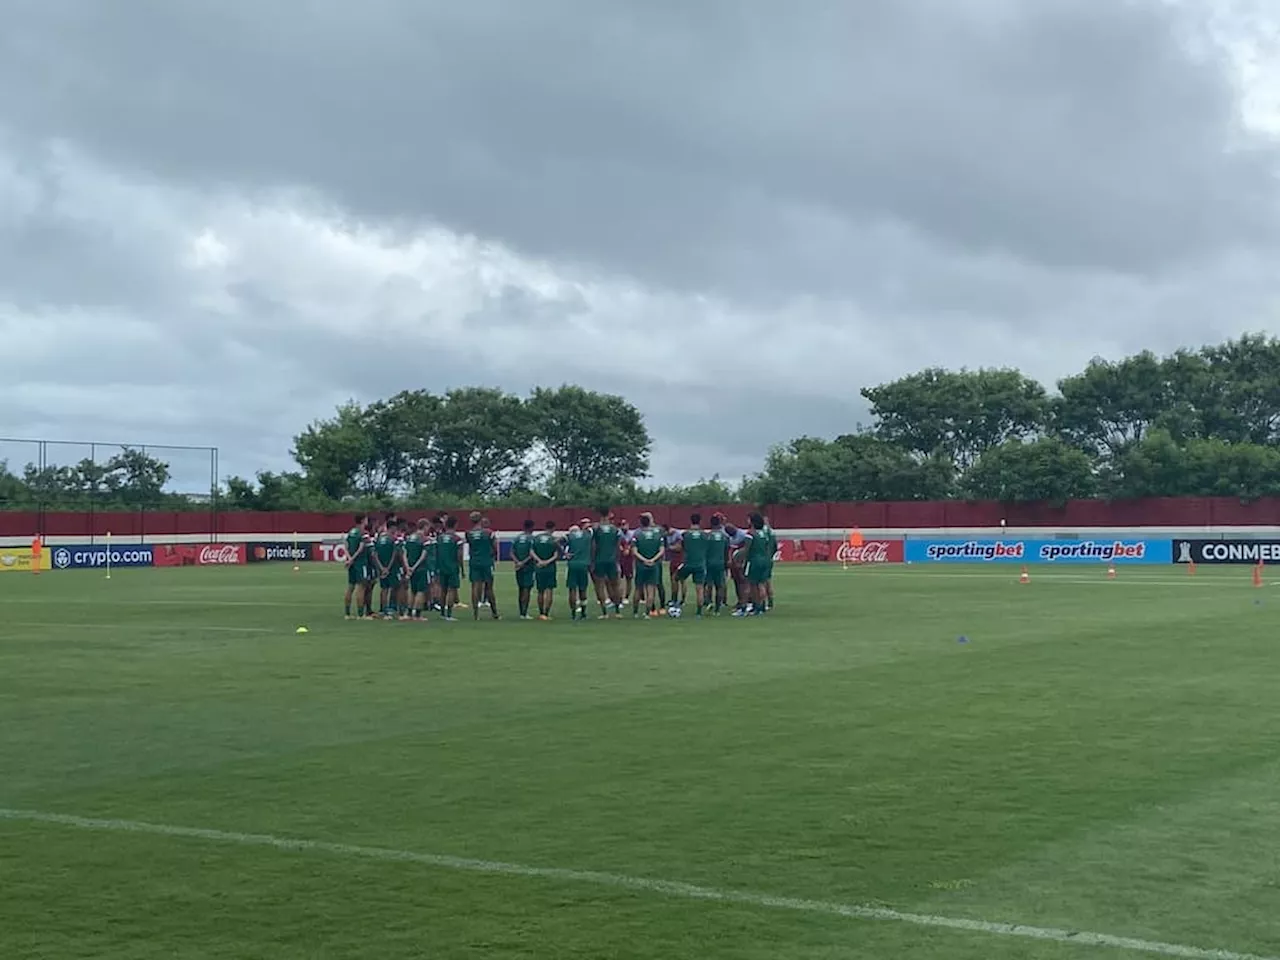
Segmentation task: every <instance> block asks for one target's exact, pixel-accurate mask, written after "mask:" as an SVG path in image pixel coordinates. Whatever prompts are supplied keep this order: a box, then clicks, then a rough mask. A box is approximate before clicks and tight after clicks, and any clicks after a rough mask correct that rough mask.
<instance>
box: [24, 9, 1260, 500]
mask: <svg viewBox="0 0 1280 960" xmlns="http://www.w3.org/2000/svg"><path fill="white" fill-rule="evenodd" d="M0 8H2V9H3V14H2V15H3V18H4V23H5V28H4V30H3V31H0V332H4V331H6V330H7V329H8V328H6V327H5V311H6V310H11V309H14V308H16V309H17V310H18V311H19V312H21V313H22V314H24V316H25V319H21V320H19V321H15V323H18V324H19V325H20V328H21V329H23V330H30V329H32V326H31V325H32V324H33V323H34V324H36V325H41V324H42V325H43V326H37V328H36V329H39V330H44V331H46V332H47V334H46V335H41V336H39V337H37V339H36V341H35V343H36V350H35V355H36V358H37V359H35V360H32V359H30V358H18V357H15V356H13V355H12V354H10V355H8V356H4V355H0V377H5V378H7V379H8V380H9V382H18V380H19V379H25V381H26V387H24V391H23V392H22V393H21V398H20V399H19V400H18V401H17V402H15V403H14V404H11V405H7V406H6V407H5V410H4V412H3V416H0V433H3V432H14V431H15V430H18V431H19V432H23V433H32V432H35V433H39V434H42V435H66V434H68V433H74V434H80V435H83V434H85V433H92V434H94V435H101V436H103V437H106V438H111V437H118V436H119V435H120V434H121V433H139V434H144V436H142V437H141V438H140V439H148V440H150V441H151V442H162V441H168V442H193V443H210V444H217V445H219V446H220V447H222V449H223V451H224V468H225V470H227V471H230V472H238V473H252V472H253V471H254V470H255V469H258V468H262V467H266V468H275V469H279V468H281V467H285V466H287V465H288V464H287V450H288V445H289V438H290V437H291V436H292V435H293V434H294V433H296V432H297V430H298V429H299V428H300V427H301V426H303V425H304V424H305V423H306V422H307V421H309V420H311V419H313V418H315V417H317V416H323V415H326V414H327V413H328V412H329V411H331V410H332V408H333V406H334V405H335V404H336V403H338V402H341V401H342V400H344V399H347V398H348V397H355V398H357V399H361V400H370V399H374V398H376V397H378V396H383V395H386V394H387V393H390V392H394V391H395V390H398V389H402V388H412V387H427V388H429V389H433V390H442V389H447V388H448V387H449V386H455V385H462V384H468V383H488V384H492V385H498V386H502V387H504V388H506V389H509V390H513V391H516V392H524V391H525V390H527V389H528V388H529V387H531V386H533V385H534V384H535V383H548V382H560V381H561V380H564V379H569V380H575V381H578V382H581V383H583V385H585V386H588V387H590V388H593V389H605V390H613V391H616V392H621V393H624V394H625V395H627V396H628V397H629V398H630V399H632V400H633V402H635V403H637V405H638V406H640V407H641V409H642V410H644V412H645V413H646V415H647V417H648V419H649V422H650V425H651V428H652V429H653V431H654V433H655V434H656V435H657V437H658V440H659V443H658V445H657V448H656V449H655V453H654V473H655V476H656V477H657V478H658V479H659V480H664V481H667V480H680V481H688V480H694V479H697V478H698V477H699V476H709V475H711V474H713V473H717V472H719V473H721V474H722V475H727V476H733V475H737V474H739V473H742V472H746V471H749V470H752V469H754V468H755V467H757V466H758V464H759V462H760V459H761V457H762V456H763V454H764V452H765V450H766V448H767V447H768V446H769V444H771V443H773V442H776V441H779V440H784V439H786V438H789V437H792V436H796V435H799V434H814V435H828V436H829V435H834V434H836V433H841V432H845V431H847V430H849V429H851V428H852V427H853V425H854V424H855V423H856V422H857V421H858V420H860V419H865V408H864V406H863V405H862V404H861V402H860V400H859V399H858V388H859V387H860V386H863V385H866V384H869V383H877V382H881V381H884V380H887V379H891V378H893V377H895V376H898V375H901V374H902V373H905V372H908V371H910V370H913V369H917V368H919V367H921V366H925V365H929V364H945V365H952V366H958V365H961V364H967V365H970V366H976V365H980V364H1014V365H1020V366H1022V367H1023V368H1024V369H1025V370H1026V371H1027V372H1028V373H1030V374H1032V375H1034V376H1037V377H1040V378H1042V379H1044V380H1046V381H1052V380H1054V379H1056V378H1057V377H1058V376H1061V375H1063V374H1064V373H1069V372H1071V371H1072V370H1073V369H1076V368H1078V366H1079V365H1080V364H1082V363H1083V362H1085V361H1086V360H1087V359H1088V358H1089V357H1090V356H1091V355H1093V354H1096V353H1103V354H1111V355H1114V354H1117V353H1122V352H1127V351H1131V350H1136V349H1141V348H1143V347H1147V346H1150V347H1153V348H1155V349H1170V348H1172V347H1174V346H1177V345H1179V344H1181V343H1187V342H1200V341H1204V340H1211V339H1216V338H1219V337H1221V336H1226V335H1231V334H1234V333H1238V332H1239V331H1240V330H1241V329H1248V328H1252V327H1254V326H1257V324H1258V322H1259V318H1261V317H1265V316H1267V315H1268V313H1267V311H1269V310H1270V308H1271V305H1272V304H1273V303H1274V299H1275V295H1276V293H1277V283H1276V281H1275V280H1274V279H1273V277H1272V273H1273V271H1272V270H1271V268H1270V266H1269V264H1270V263H1271V262H1272V260H1273V259H1274V258H1273V256H1272V254H1273V251H1274V247H1275V246H1276V236H1275V223H1276V218H1275V216H1274V214H1275V196H1274V180H1273V178H1274V168H1275V159H1276V153H1275V147H1274V145H1273V144H1271V143H1269V142H1266V141H1262V140H1260V139H1258V138H1257V137H1254V136H1251V135H1248V134H1246V133H1245V132H1243V131H1242V130H1240V129H1239V128H1238V125H1237V121H1236V114H1237V110H1238V104H1237V102H1236V98H1235V93H1234V91H1233V89H1232V87H1231V84H1230V83H1229V80H1228V74H1227V71H1226V70H1225V68H1224V65H1223V64H1222V63H1221V62H1218V61H1216V60H1214V59H1213V58H1212V57H1207V58H1206V57H1201V58H1199V59H1196V58H1193V57H1192V56H1191V55H1190V54H1188V53H1187V52H1186V50H1185V49H1184V47H1183V45H1182V40H1183V39H1185V38H1183V37H1181V36H1180V35H1179V32H1180V31H1183V30H1187V29H1191V26H1190V25H1189V22H1188V21H1184V20H1179V19H1178V16H1179V14H1178V13H1177V11H1176V10H1175V9H1174V8H1172V7H1171V6H1168V5H1166V4H1163V3H1157V2H1155V0H1151V2H1139V0H1129V2H1118V3H1104V2H1101V0H1099V2H1095V3H1083V2H1080V0H1040V2H1036V3H1019V2H1015V0H875V2H865V3H858V4H851V3H848V2H844V0H812V2H810V3H807V4H806V5H805V16H804V17H796V16H794V15H791V14H788V13H787V12H786V10H785V8H784V7H783V6H781V5H776V4H775V5H766V4H753V3H746V2H743V0H700V2H697V3H682V2H677V0H644V2H641V0H636V2H633V3H621V2H619V3H600V2H592V0H543V2H539V3H524V2H518V0H509V2H500V0H476V2H473V3H467V4H458V3H450V2H444V0H438V2H427V0H369V2H366V3H362V4H346V5H343V4H333V3H327V2H322V0H308V2H300V3H293V4H289V5H286V6H279V5H275V6H272V5H263V4H260V3H255V2H250V0H221V2H214V0H189V2H185V3H182V4H174V3H171V2H166V0H134V2H131V3H129V4H127V5H124V4H119V5H107V4H102V3H100V2H94V0H66V2H62V3H48V2H43V0H2V2H0ZM246 200H248V201H250V202H252V201H255V200H256V201H259V202H260V203H261V204H262V205H263V206H264V208H271V207H280V206H287V207H290V208H292V209H295V210H297V211H298V212H299V215H300V216H303V217H308V216H311V217H316V218H318V219H317V221H316V222H317V223H319V222H321V221H322V220H325V221H328V222H329V223H337V224H340V225H343V226H347V227H352V228H355V227H362V226H365V225H373V226H374V227H375V228H376V229H377V230H379V231H382V236H383V237H387V236H398V237H399V238H400V239H402V240H404V241H405V242H406V243H410V242H415V241H416V240H417V239H418V238H419V237H420V236H421V235H422V230H423V228H424V226H431V225H436V224H442V225H445V226H446V227H448V228H450V229H453V230H457V231H461V232H463V233H473V234H475V235H476V236H478V237H479V238H480V243H481V244H483V243H487V242H493V243H496V244H500V245H503V246H505V247H508V248H511V249H515V250H518V251H521V252H523V253H525V254H528V255H529V256H531V257H534V258H545V260H546V263H545V264H544V266H545V268H546V270H547V271H548V272H549V273H551V274H554V275H557V276H559V277H560V278H561V279H563V280H564V281H565V282H564V283H562V284H561V285H560V287H559V288H558V289H556V290H554V291H552V292H547V291H546V290H542V289H535V287H536V286H537V285H536V284H534V283H525V282H524V281H522V280H521V279H519V278H510V277H507V278H504V279H500V280H498V281H495V282H494V284H493V285H487V284H478V285H477V290H479V288H481V287H483V290H482V291H480V292H476V291H472V290H471V289H470V288H467V289H466V290H464V291H463V292H462V293H456V292H455V294H454V295H453V299H449V293H448V291H446V292H445V293H443V294H440V295H437V293H436V292H435V291H432V290H426V291H425V292H424V289H423V283H424V279H423V277H422V276H421V275H420V274H421V273H422V272H423V271H421V270H417V271H416V272H415V268H414V267H412V266H409V267H403V268H396V269H392V270H390V272H389V273H387V274H386V275H385V276H381V278H380V279H379V280H378V281H377V285H376V286H375V287H374V288H373V289H371V290H368V291H365V292H363V293H362V294H361V295H360V296H356V295H354V294H352V295H351V296H350V297H348V298H347V299H346V300H343V301H342V302H341V303H340V304H336V305H335V304H331V303H329V302H328V298H329V297H330V296H331V295H332V293H333V290H334V287H335V285H340V284H341V282H342V281H341V277H339V278H337V279H335V278H333V277H330V276H328V275H327V274H326V271H327V270H329V269H330V267H331V266H332V262H331V261H326V260H324V259H323V257H319V256H317V255H315V252H314V251H307V250H293V249H289V248H287V244H288V243H289V242H290V238H288V237H284V236H276V235H264V238H261V239H258V240H256V241H255V242H256V244H257V245H256V246H254V245H253V243H249V246H248V248H247V253H246V256H247V257H248V258H249V259H250V260H251V261H253V260H255V259H256V260H259V261H262V262H259V263H257V264H256V265H254V264H252V263H251V264H250V266H249V267H245V268H236V269H232V270H229V272H228V273H227V274H226V275H225V276H224V275H221V274H218V273H217V271H213V272H212V273H210V274H209V275H205V274H202V273H200V272H199V271H193V270H192V269H191V268H189V267H188V266H184V264H183V257H184V256H185V253H184V251H185V247H186V246H187V245H189V244H190V242H191V240H192V238H193V236H195V235H196V234H197V233H198V232H199V231H200V230H202V229H204V228H205V227H207V226H209V225H210V224H212V225H213V226H215V227H217V226H225V224H220V223H219V211H220V210H221V209H222V208H223V207H224V206H235V205H237V204H240V205H243V204H244V202H245V201H246ZM234 229H235V230H238V231H240V235H239V237H238V239H241V240H245V241H246V242H248V241H250V240H253V234H254V231H255V230H256V229H257V228H256V227H255V225H254V224H252V223H249V224H244V223H240V224H237V225H235V227H234ZM282 245H283V246H282ZM474 254H475V252H474V251H471V252H469V253H467V254H465V255H466V256H474ZM460 255H461V254H460ZM308 257H313V259H314V262H309V261H308V259H307V258H308ZM535 266H536V265H535ZM474 269H475V270H481V269H482V267H481V266H476V267H475V268H474ZM530 269H533V267H531V268H530ZM358 279H360V280H361V281H362V282H363V280H364V278H358ZM593 283H598V284H603V285H605V286H607V287H608V289H607V290H606V291H605V292H604V293H600V292H599V291H595V290H593V289H591V285H592V284H593ZM633 294H634V297H633ZM610 298H612V299H610ZM631 299H636V300H638V301H639V303H640V306H639V307H636V306H635V305H634V304H632V303H629V302H628V301H629V300H631ZM343 311H347V313H346V315H343ZM127 320H131V321H132V322H133V324H134V326H133V327H132V328H129V329H131V330H132V331H133V333H131V334H129V335H128V336H126V335H125V334H124V333H123V332H120V331H123V330H125V328H124V327H122V326H119V325H120V324H124V323H125V322H126V321H127ZM95 322H96V323H97V324H98V325H99V326H98V329H97V330H96V332H95V330H94V328H93V324H94V323H95ZM113 324H114V325H116V326H115V327H113V326H112V325H113ZM18 328H19V327H15V329H18ZM391 329H394V330H395V331H397V333H396V336H398V337H400V338H402V339H401V340H399V341H397V343H398V344H399V345H402V346H403V352H402V354H399V356H401V358H402V361H403V362H401V363H398V364H395V365H393V366H392V369H391V370H390V371H388V370H387V365H386V364H385V362H383V357H384V351H383V349H382V344H383V343H384V342H385V341H386V340H387V331H388V330H391ZM112 330H116V331H117V332H115V333H113V332H112ZM708 347H710V348H711V351H710V352H711V353H712V354H713V356H712V358H711V359H710V360H709V361H703V362H702V363H701V365H699V364H696V363H693V362H692V361H691V360H690V356H691V355H698V354H699V353H701V352H702V351H706V350H707V349H708ZM628 352H631V353H634V354H635V356H634V359H633V358H632V357H631V356H629V355H627V356H622V357H621V358H619V356H618V355H619V354H627V353H628ZM642 357H644V358H647V359H648V360H650V361H651V362H650V363H649V365H648V367H647V369H646V371H644V372H640V371H638V369H637V367H638V366H639V364H638V363H637V362H636V361H638V360H640V359H641V358H642ZM753 358H758V360H759V362H761V363H762V364H765V365H767V366H768V368H769V370H770V371H771V382H770V385H769V387H768V388H767V389H761V388H743V387H740V386H738V385H737V384H734V383H732V382H729V383H726V384H725V385H724V386H723V387H721V386H720V385H719V384H717V383H716V380H715V378H716V376H717V374H720V375H722V376H725V377H728V376H730V375H731V371H733V370H735V369H737V368H738V367H740V365H741V364H742V363H744V362H745V361H747V360H751V359H753ZM708 381H711V384H712V385H708ZM59 384H62V388H61V393H60V392H59ZM91 398H97V399H91ZM717 403H718V404H719V406H717ZM124 439H138V437H130V436H126V437H125V438H124ZM2 456H3V454H2V453H0V457H2Z"/></svg>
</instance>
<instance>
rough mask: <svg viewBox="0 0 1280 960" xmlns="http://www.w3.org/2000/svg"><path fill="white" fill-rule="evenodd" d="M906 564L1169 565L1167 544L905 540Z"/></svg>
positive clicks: (1170, 557) (1170, 553) (1170, 547)
mask: <svg viewBox="0 0 1280 960" xmlns="http://www.w3.org/2000/svg"><path fill="white" fill-rule="evenodd" d="M906 559H907V563H1128V564H1135V563H1171V562H1172V561H1173V543H1172V542H1171V541H1169V540H1026V539H1022V540H958V539H956V540H908V541H907V545H906Z"/></svg>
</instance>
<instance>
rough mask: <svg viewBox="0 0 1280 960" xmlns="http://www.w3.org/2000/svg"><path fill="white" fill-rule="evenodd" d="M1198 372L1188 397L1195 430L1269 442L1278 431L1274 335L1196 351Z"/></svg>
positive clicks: (1279, 383)
mask: <svg viewBox="0 0 1280 960" xmlns="http://www.w3.org/2000/svg"><path fill="white" fill-rule="evenodd" d="M1199 359H1200V360H1201V364H1202V369H1203V372H1202V374H1201V375H1200V376H1199V377H1197V378H1195V379H1193V380H1191V382H1190V384H1189V386H1190V388H1191V389H1190V390H1189V391H1188V392H1189V394H1190V396H1189V399H1190V400H1191V401H1192V402H1193V403H1194V404H1195V405H1196V407H1197V408H1198V410H1199V412H1200V421H1201V430H1200V436H1202V437H1205V438H1217V439H1220V440H1226V441H1230V442H1232V443H1273V442H1275V441H1276V440H1277V439H1278V433H1280V340H1276V339H1275V338H1270V339H1269V338H1267V337H1265V336H1263V335H1261V334H1253V335H1246V336H1243V337H1241V338H1240V339H1239V340H1228V341H1226V342H1224V343H1221V344H1218V345H1217V346H1213V347H1205V348H1203V349H1202V350H1201V351H1200V354H1199Z"/></svg>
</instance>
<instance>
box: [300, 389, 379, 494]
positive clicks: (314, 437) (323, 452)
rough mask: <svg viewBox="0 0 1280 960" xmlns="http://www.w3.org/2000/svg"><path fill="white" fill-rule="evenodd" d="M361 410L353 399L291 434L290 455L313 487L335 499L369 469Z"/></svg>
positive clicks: (370, 446) (370, 453)
mask: <svg viewBox="0 0 1280 960" xmlns="http://www.w3.org/2000/svg"><path fill="white" fill-rule="evenodd" d="M367 426H368V420H367V418H366V415H365V410H364V408H363V407H361V406H360V404H358V403H356V402H355V401H354V400H352V401H349V402H348V403H345V404H343V405H342V406H340V407H338V409H337V411H336V415H335V416H334V417H333V418H332V419H330V420H317V421H315V422H314V423H312V424H311V425H310V426H308V427H307V428H306V429H305V430H303V431H302V433H300V434H298V436H296V437H294V438H293V451H292V454H293V459H294V460H295V461H297V463H298V466H300V467H301V468H302V472H303V474H304V475H305V476H306V478H307V480H308V482H310V483H311V484H312V485H313V486H315V487H316V489H318V490H320V491H321V492H322V493H324V495H325V496H327V497H329V498H330V499H331V500H335V501H339V500H342V499H343V498H345V497H349V496H351V495H353V494H354V493H356V492H357V489H358V485H357V477H359V476H362V475H363V476H364V477H365V478H368V477H369V476H370V475H372V473H373V471H372V469H371V467H370V464H371V463H372V461H373V460H374V456H375V453H374V442H373V440H372V439H371V438H370V436H369V434H368V432H367V430H366V428H367Z"/></svg>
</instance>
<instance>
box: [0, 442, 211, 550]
mask: <svg viewBox="0 0 1280 960" xmlns="http://www.w3.org/2000/svg"><path fill="white" fill-rule="evenodd" d="M219 508H220V504H219V485H218V449H217V447H193V446H176V445H171V444H150V443H148V444H119V443H100V442H85V443H73V442H68V441H64V440H27V439H19V438H13V437H0V510H3V511H18V512H23V513H32V514H36V515H38V516H39V517H40V518H41V520H40V527H41V529H43V528H44V526H45V523H44V520H43V518H44V516H45V515H46V514H50V513H72V512H74V513H90V514H93V513H135V512H136V513H140V514H146V513H152V512H188V511H189V512H192V513H208V514H210V515H212V518H213V519H214V520H215V521H216V518H217V514H218V511H219ZM214 527H216V522H215V523H214V524H213V525H211V527H210V529H213V528H214Z"/></svg>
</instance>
